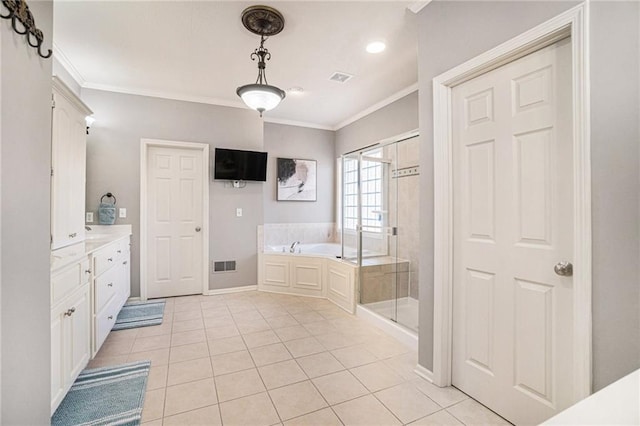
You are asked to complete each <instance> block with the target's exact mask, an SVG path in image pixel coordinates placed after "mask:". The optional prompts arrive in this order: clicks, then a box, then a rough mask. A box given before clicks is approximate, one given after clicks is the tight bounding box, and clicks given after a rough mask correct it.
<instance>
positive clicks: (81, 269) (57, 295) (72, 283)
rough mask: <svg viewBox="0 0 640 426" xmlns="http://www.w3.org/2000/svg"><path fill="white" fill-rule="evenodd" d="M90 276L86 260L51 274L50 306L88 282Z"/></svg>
mask: <svg viewBox="0 0 640 426" xmlns="http://www.w3.org/2000/svg"><path fill="white" fill-rule="evenodd" d="M90 276H91V271H90V270H89V260H88V259H84V260H82V261H79V262H77V263H74V264H72V265H69V266H68V267H66V268H64V269H62V270H61V271H60V272H56V273H55V274H53V275H52V276H51V306H55V305H56V304H57V303H58V302H60V301H61V300H62V299H64V298H65V297H66V296H67V295H69V294H71V293H72V292H73V291H74V290H76V289H77V288H78V287H80V286H81V285H82V284H85V283H87V282H89V277H90Z"/></svg>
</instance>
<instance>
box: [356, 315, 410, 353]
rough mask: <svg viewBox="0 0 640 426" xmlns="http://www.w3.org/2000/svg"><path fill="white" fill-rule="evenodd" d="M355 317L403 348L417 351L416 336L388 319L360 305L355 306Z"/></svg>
mask: <svg viewBox="0 0 640 426" xmlns="http://www.w3.org/2000/svg"><path fill="white" fill-rule="evenodd" d="M356 316H357V317H359V318H363V319H364V320H366V321H367V322H369V323H370V324H372V325H374V326H376V327H377V328H379V329H380V330H382V331H384V332H385V333H386V334H388V335H390V336H391V337H393V338H394V339H396V340H398V341H399V342H401V343H402V344H404V345H405V346H408V347H409V348H411V349H412V350H414V351H416V352H417V351H418V335H417V334H415V333H412V332H410V331H409V330H407V329H406V328H404V327H402V326H400V325H398V324H396V323H394V322H392V321H389V319H388V318H385V317H383V316H380V315H378V314H376V313H375V312H373V311H371V310H369V309H367V308H365V307H364V306H362V305H359V304H358V305H356Z"/></svg>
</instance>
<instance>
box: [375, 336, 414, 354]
mask: <svg viewBox="0 0 640 426" xmlns="http://www.w3.org/2000/svg"><path fill="white" fill-rule="evenodd" d="M366 347H367V350H368V351H369V352H371V353H372V354H373V355H375V356H376V357H377V358H378V359H386V358H391V357H394V356H398V355H402V354H405V353H407V352H409V351H410V350H411V349H409V348H408V347H407V346H405V345H403V344H402V343H400V342H398V341H397V340H395V339H393V338H391V337H382V338H381V337H376V338H374V339H371V340H369V341H368V342H367V343H366Z"/></svg>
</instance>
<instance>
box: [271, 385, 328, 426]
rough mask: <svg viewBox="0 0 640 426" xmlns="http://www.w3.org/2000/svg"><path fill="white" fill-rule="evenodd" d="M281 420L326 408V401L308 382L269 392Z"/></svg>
mask: <svg viewBox="0 0 640 426" xmlns="http://www.w3.org/2000/svg"><path fill="white" fill-rule="evenodd" d="M269 395H270V396H271V399H272V401H273V405H275V407H276V410H277V411H278V414H279V415H280V418H281V419H282V420H288V419H292V418H294V417H298V416H301V415H303V414H307V413H311V412H313V411H316V410H319V409H321V408H323V407H326V406H327V403H326V401H325V400H324V398H323V397H322V395H320V393H319V392H318V390H317V389H316V388H315V386H313V384H312V383H311V382H310V381H306V382H301V383H295V384H293V385H288V386H284V387H281V388H277V389H273V390H270V391H269Z"/></svg>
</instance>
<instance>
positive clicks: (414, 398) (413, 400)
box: [374, 383, 441, 423]
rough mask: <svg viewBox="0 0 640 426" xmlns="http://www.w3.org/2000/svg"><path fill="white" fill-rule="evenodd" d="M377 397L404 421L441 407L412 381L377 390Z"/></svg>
mask: <svg viewBox="0 0 640 426" xmlns="http://www.w3.org/2000/svg"><path fill="white" fill-rule="evenodd" d="M374 395H375V397H376V398H378V399H379V400H380V402H382V403H383V404H384V406H385V407H387V408H388V409H389V410H391V412H392V413H393V414H395V416H396V417H397V418H399V419H400V421H402V423H409V422H412V421H415V420H418V419H420V418H422V417H425V416H428V415H429V414H432V413H435V412H436V411H439V410H440V409H441V408H440V406H439V405H438V404H436V403H435V402H433V401H432V400H431V399H429V398H428V397H427V396H425V395H424V394H423V393H422V392H420V391H419V390H418V389H417V388H416V387H415V385H413V384H412V383H404V384H402V385H399V386H394V387H392V388H388V389H385V390H382V391H380V392H376V393H375V394H374Z"/></svg>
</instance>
